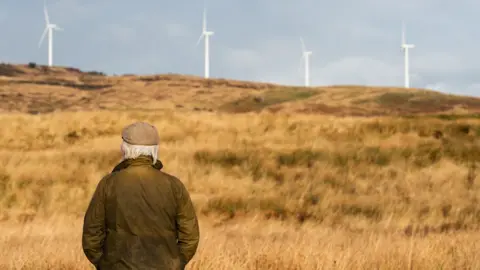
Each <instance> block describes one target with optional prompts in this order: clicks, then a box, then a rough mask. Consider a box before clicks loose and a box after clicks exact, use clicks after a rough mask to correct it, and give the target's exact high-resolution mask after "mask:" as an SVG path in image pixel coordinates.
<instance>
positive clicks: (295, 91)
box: [219, 87, 320, 113]
mask: <svg viewBox="0 0 480 270" xmlns="http://www.w3.org/2000/svg"><path fill="white" fill-rule="evenodd" d="M319 93H320V92H319V91H318V90H303V89H302V88H295V87H293V88H286V89H281V90H271V91H266V92H265V93H263V94H262V95H259V96H248V97H245V98H242V99H239V100H235V101H233V102H229V103H226V104H223V105H222V106H220V108H219V109H220V110H223V111H227V112H234V113H244V112H252V111H261V110H262V109H264V108H266V107H269V106H272V105H276V104H281V103H285V102H292V101H297V100H303V99H307V98H310V97H313V96H315V95H317V94H319Z"/></svg>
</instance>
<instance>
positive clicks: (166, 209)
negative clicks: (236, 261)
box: [83, 157, 199, 269]
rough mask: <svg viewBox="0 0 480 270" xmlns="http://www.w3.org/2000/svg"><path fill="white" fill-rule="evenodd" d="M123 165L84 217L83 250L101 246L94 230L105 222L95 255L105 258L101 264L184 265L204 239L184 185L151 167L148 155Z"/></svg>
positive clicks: (102, 185) (99, 191)
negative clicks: (98, 250) (98, 249)
mask: <svg viewBox="0 0 480 270" xmlns="http://www.w3.org/2000/svg"><path fill="white" fill-rule="evenodd" d="M121 164H122V166H121V167H120V168H116V169H115V170H114V172H112V173H111V174H110V175H108V176H106V177H105V178H104V179H102V181H100V183H99V185H98V187H97V191H96V193H95V194H94V197H93V198H92V203H91V206H89V209H88V210H87V214H86V215H85V227H84V241H83V242H84V249H85V248H86V250H88V247H89V246H92V247H95V245H97V244H96V242H98V241H97V238H96V234H97V233H98V229H97V232H95V228H98V227H99V226H100V223H101V222H103V223H104V224H105V226H104V232H105V238H104V243H103V245H102V251H101V252H102V254H101V256H98V254H95V253H94V252H93V253H92V254H93V255H92V257H101V259H99V260H98V263H96V265H97V267H98V268H100V269H183V267H184V265H185V264H186V263H187V262H188V261H190V259H191V258H192V257H193V254H194V253H195V251H196V248H197V245H198V237H199V230H198V222H197V217H196V215H195V211H194V208H193V205H192V202H191V200H190V196H189V195H188V192H187V191H186V189H185V187H184V185H183V184H182V182H181V181H180V180H178V179H177V178H175V177H173V176H171V175H168V174H166V173H163V172H161V171H160V170H159V169H158V168H155V167H154V166H152V159H150V158H148V157H140V158H137V159H134V160H126V161H124V162H122V163H121ZM117 167H118V166H117ZM98 205H100V206H101V207H99V206H98ZM100 208H103V209H104V214H103V215H102V213H101V212H102V209H100ZM102 217H103V220H102ZM89 224H90V227H89ZM89 229H90V230H92V232H93V233H92V234H89V232H88V231H89ZM85 232H86V233H85ZM177 239H178V243H177ZM87 253H88V252H87V251H86V254H87ZM87 257H88V254H87Z"/></svg>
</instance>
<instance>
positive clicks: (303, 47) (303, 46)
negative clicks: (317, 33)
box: [300, 37, 307, 52]
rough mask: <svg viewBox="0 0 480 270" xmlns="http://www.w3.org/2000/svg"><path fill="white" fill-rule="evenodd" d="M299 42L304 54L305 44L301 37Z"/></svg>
mask: <svg viewBox="0 0 480 270" xmlns="http://www.w3.org/2000/svg"><path fill="white" fill-rule="evenodd" d="M300 42H301V43H302V52H305V51H306V50H307V49H306V48H305V42H304V41H303V38H302V37H300Z"/></svg>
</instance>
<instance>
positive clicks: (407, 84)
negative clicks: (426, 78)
mask: <svg viewBox="0 0 480 270" xmlns="http://www.w3.org/2000/svg"><path fill="white" fill-rule="evenodd" d="M413 48H415V45H414V44H407V43H406V38H405V23H402V50H403V51H404V54H405V67H404V68H405V71H404V72H405V88H410V71H409V68H410V67H409V65H410V63H409V59H408V56H409V55H408V51H409V50H410V49H413Z"/></svg>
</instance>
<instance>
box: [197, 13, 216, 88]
mask: <svg viewBox="0 0 480 270" xmlns="http://www.w3.org/2000/svg"><path fill="white" fill-rule="evenodd" d="M213 34H214V32H212V31H207V10H206V8H204V9H203V24H202V34H201V35H200V37H199V38H198V41H197V44H196V46H198V44H199V43H200V40H202V38H204V40H205V78H206V79H208V78H209V77H210V50H209V49H210V48H209V46H210V44H209V38H210V36H212V35H213Z"/></svg>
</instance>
